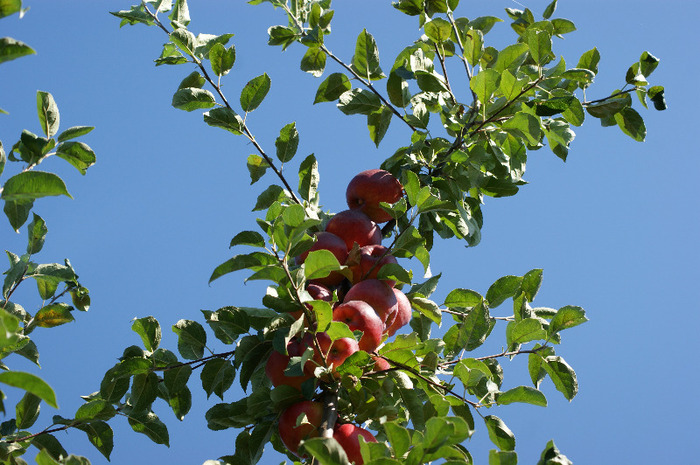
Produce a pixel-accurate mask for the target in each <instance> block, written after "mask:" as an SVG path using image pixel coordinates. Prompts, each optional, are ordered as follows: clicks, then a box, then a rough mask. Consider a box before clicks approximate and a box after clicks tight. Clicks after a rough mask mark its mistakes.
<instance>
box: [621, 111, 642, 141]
mask: <svg viewBox="0 0 700 465" xmlns="http://www.w3.org/2000/svg"><path fill="white" fill-rule="evenodd" d="M614 118H615V122H616V123H617V125H618V126H620V129H622V132H624V133H625V134H627V135H628V136H630V137H631V138H632V139H634V140H636V141H637V142H644V139H645V138H646V136H647V128H646V126H645V125H644V120H643V119H642V117H641V115H640V114H639V113H638V112H637V110H635V109H633V108H629V107H627V108H623V109H622V110H620V111H619V112H617V113H615V115H614Z"/></svg>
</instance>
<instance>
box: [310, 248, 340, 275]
mask: <svg viewBox="0 0 700 465" xmlns="http://www.w3.org/2000/svg"><path fill="white" fill-rule="evenodd" d="M339 269H340V263H338V259H337V258H336V257H335V255H333V253H332V252H331V251H330V250H325V249H320V250H314V251H312V252H310V253H309V255H308V256H307V257H306V260H305V261H304V277H305V278H306V279H307V280H311V279H319V278H325V277H326V276H328V275H329V274H330V273H331V272H333V271H337V270H339Z"/></svg>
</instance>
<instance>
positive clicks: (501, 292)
mask: <svg viewBox="0 0 700 465" xmlns="http://www.w3.org/2000/svg"><path fill="white" fill-rule="evenodd" d="M522 280H523V278H522V277H520V276H504V277H502V278H499V279H497V280H496V282H494V283H493V284H492V285H491V287H489V290H488V291H487V292H486V300H487V301H488V303H489V307H490V308H495V307H498V306H499V305H501V304H502V303H503V302H504V301H505V300H506V299H509V298H511V297H513V296H514V295H515V292H516V291H517V290H518V288H519V287H520V283H521V282H522Z"/></svg>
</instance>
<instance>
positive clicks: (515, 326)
mask: <svg viewBox="0 0 700 465" xmlns="http://www.w3.org/2000/svg"><path fill="white" fill-rule="evenodd" d="M506 337H507V340H508V345H509V346H510V345H514V344H524V343H526V342H530V341H534V340H538V339H545V338H546V337H547V331H546V330H545V329H544V327H543V326H542V322H541V321H540V320H539V319H537V318H525V319H522V320H520V321H511V322H510V323H508V327H507V329H506Z"/></svg>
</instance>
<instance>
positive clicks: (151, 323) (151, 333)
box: [131, 316, 161, 352]
mask: <svg viewBox="0 0 700 465" xmlns="http://www.w3.org/2000/svg"><path fill="white" fill-rule="evenodd" d="M131 329H132V330H134V331H135V332H136V334H138V335H139V336H141V340H142V341H143V346H144V347H145V348H146V350H148V351H149V352H153V351H155V350H156V349H157V348H158V345H160V339H161V330H160V324H159V323H158V320H156V319H155V318H154V317H152V316H147V317H144V318H139V319H137V320H135V321H134V323H133V324H132V325H131Z"/></svg>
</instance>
